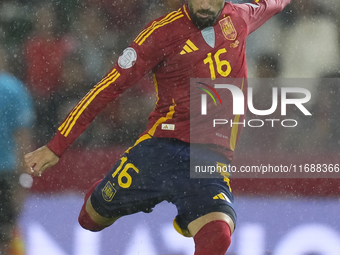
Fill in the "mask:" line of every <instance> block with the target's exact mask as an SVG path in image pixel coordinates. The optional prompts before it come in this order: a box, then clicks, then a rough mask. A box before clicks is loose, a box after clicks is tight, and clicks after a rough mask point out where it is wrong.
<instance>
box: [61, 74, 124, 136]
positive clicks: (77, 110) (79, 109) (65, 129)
mask: <svg viewBox="0 0 340 255" xmlns="http://www.w3.org/2000/svg"><path fill="white" fill-rule="evenodd" d="M119 76H120V73H118V71H117V70H116V69H113V70H112V71H111V72H110V73H109V74H107V75H106V76H105V77H104V78H103V79H102V80H101V81H100V82H99V83H98V84H97V85H96V86H95V87H94V88H93V89H92V90H90V92H89V93H87V94H86V96H85V97H84V98H83V99H82V100H81V101H80V102H79V103H78V104H77V105H76V107H74V108H73V110H72V112H71V113H70V114H69V116H68V117H67V119H66V120H65V121H64V122H63V123H62V124H61V126H60V127H59V128H58V130H59V131H60V132H61V134H62V135H64V136H65V137H67V136H68V135H69V133H70V132H71V130H72V128H73V126H74V125H75V123H76V121H77V119H78V118H79V116H80V115H81V114H82V113H83V111H84V110H85V109H86V108H87V106H88V105H89V104H90V103H91V102H92V101H93V99H94V98H95V97H96V96H97V95H98V94H99V93H100V92H101V91H103V90H104V89H105V88H107V87H108V86H109V85H110V84H111V83H113V82H115V81H116V80H117V79H118V77H119Z"/></svg>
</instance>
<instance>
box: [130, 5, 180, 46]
mask: <svg viewBox="0 0 340 255" xmlns="http://www.w3.org/2000/svg"><path fill="white" fill-rule="evenodd" d="M176 13H177V12H176V11H173V12H170V13H168V14H167V15H166V16H165V17H164V18H163V19H161V20H160V21H154V22H152V24H151V25H150V26H149V27H147V28H145V29H143V30H142V31H141V32H140V33H139V34H138V35H137V37H136V39H135V40H134V42H136V43H137V41H138V40H139V39H140V38H141V37H142V36H143V35H145V33H147V32H148V31H149V30H150V29H152V28H153V27H154V26H155V25H156V24H157V23H159V22H162V21H164V20H167V19H168V18H169V17H170V16H172V15H173V14H176Z"/></svg>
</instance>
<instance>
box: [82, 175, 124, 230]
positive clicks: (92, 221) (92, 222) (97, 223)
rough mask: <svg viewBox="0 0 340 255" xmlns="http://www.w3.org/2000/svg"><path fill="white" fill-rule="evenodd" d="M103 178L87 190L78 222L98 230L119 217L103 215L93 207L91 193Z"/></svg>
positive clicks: (85, 226) (86, 227)
mask: <svg viewBox="0 0 340 255" xmlns="http://www.w3.org/2000/svg"><path fill="white" fill-rule="evenodd" d="M100 181H101V180H99V181H97V182H96V183H95V184H93V186H92V187H91V188H90V189H89V190H88V191H87V192H86V195H85V199H84V204H83V206H82V208H81V210H80V213H79V217H78V222H79V224H80V226H82V227H83V228H84V229H87V230H90V231H93V232H97V231H100V230H102V229H104V228H106V227H108V226H110V225H112V224H113V223H114V222H115V221H116V220H117V219H118V218H119V217H114V218H106V217H103V216H101V215H100V214H99V213H97V212H96V210H95V209H94V208H93V206H92V203H91V194H92V193H93V191H94V189H95V187H96V186H97V185H98V184H99V183H100Z"/></svg>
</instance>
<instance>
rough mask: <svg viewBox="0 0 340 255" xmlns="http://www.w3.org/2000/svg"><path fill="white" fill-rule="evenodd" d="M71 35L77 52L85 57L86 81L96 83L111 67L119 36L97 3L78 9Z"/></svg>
mask: <svg viewBox="0 0 340 255" xmlns="http://www.w3.org/2000/svg"><path fill="white" fill-rule="evenodd" d="M71 36H72V37H74V41H75V50H76V52H77V53H78V54H79V56H81V58H83V60H82V61H83V64H84V70H85V73H84V75H85V77H86V81H88V82H90V83H92V84H93V85H94V84H96V83H97V82H98V81H99V80H100V79H101V78H102V77H103V76H104V75H105V74H106V73H107V72H108V71H109V70H110V69H111V66H112V64H111V61H112V58H114V57H115V55H114V54H113V53H115V52H117V49H118V48H119V46H118V38H117V36H115V34H114V33H113V32H111V31H110V30H108V24H107V16H106V15H105V14H104V12H103V11H102V10H101V9H100V8H98V7H97V6H96V5H85V6H83V7H82V8H80V9H78V12H77V14H76V18H75V20H74V22H73V24H72V26H71ZM116 55H118V54H117V53H116ZM108 62H109V64H110V66H109V65H108Z"/></svg>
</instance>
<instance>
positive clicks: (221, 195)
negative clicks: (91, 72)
mask: <svg viewBox="0 0 340 255" xmlns="http://www.w3.org/2000/svg"><path fill="white" fill-rule="evenodd" d="M213 199H222V200H226V201H228V202H229V203H231V201H230V199H229V198H228V197H227V196H226V194H224V193H220V194H218V195H216V196H214V197H213Z"/></svg>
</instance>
